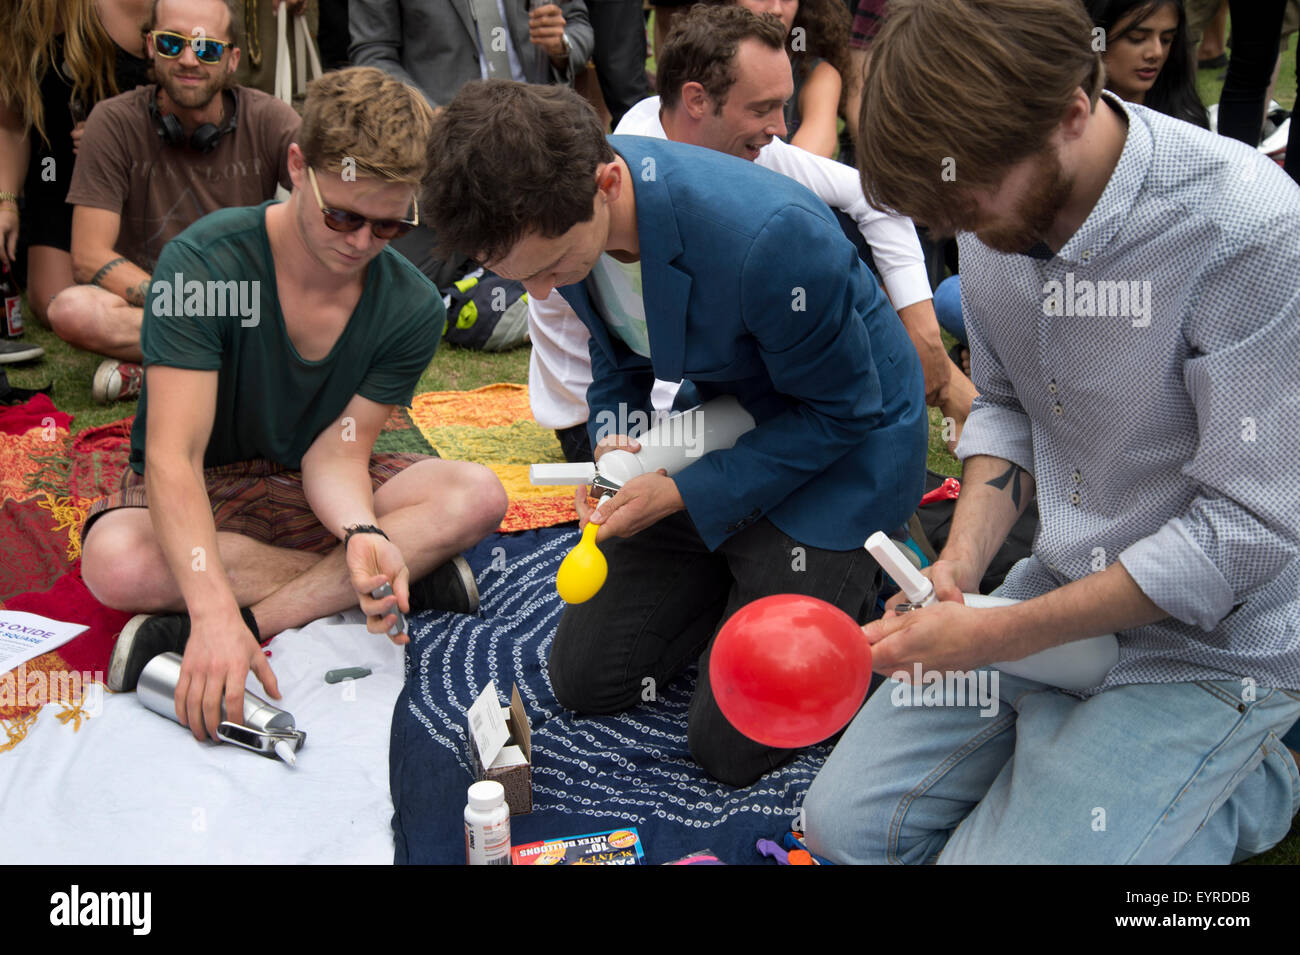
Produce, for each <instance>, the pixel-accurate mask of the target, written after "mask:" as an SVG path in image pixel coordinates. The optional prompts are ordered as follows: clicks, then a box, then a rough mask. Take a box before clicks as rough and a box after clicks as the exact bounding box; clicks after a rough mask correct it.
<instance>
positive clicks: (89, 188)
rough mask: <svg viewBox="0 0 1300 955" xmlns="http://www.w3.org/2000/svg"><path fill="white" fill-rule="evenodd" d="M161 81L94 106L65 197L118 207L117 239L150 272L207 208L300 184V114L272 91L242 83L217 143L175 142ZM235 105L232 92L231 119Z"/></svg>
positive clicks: (252, 201) (262, 197)
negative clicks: (296, 175) (163, 124)
mask: <svg viewBox="0 0 1300 955" xmlns="http://www.w3.org/2000/svg"><path fill="white" fill-rule="evenodd" d="M156 89H157V88H156V87H154V86H142V87H138V88H137V89H134V90H131V91H130V92H127V93H123V94H122V95H120V96H114V97H112V98H111V99H106V100H104V101H103V102H102V103H99V104H98V105H97V106H96V107H95V108H94V109H93V110H91V113H90V116H89V117H88V118H87V120H86V131H85V134H84V135H83V136H82V138H81V148H80V150H79V153H78V155H77V165H76V168H75V169H74V170H73V173H72V186H71V187H70V188H69V189H68V200H67V201H68V202H70V203H71V204H73V205H76V206H91V207H93V208H96V209H105V210H107V211H109V212H116V213H117V214H118V215H120V216H121V217H122V224H121V231H120V232H119V233H118V238H117V242H116V243H114V246H113V248H114V250H115V251H116V252H117V253H118V254H119V255H122V256H125V257H126V258H127V259H129V260H130V261H132V262H133V263H135V264H136V265H138V266H140V268H142V269H144V270H145V271H146V272H152V271H153V266H154V263H155V262H157V260H158V255H159V254H160V253H161V252H162V248H163V246H164V245H166V244H167V243H168V242H170V241H171V240H172V239H173V238H174V237H175V236H177V235H179V234H180V233H181V232H183V231H184V230H185V229H186V228H187V227H188V226H189V225H190V224H191V223H193V222H195V221H197V220H198V219H200V218H202V217H203V216H205V215H207V214H208V213H209V212H215V211H216V210H217V209H225V208H228V207H230V206H252V205H257V204H258V203H261V202H265V201H266V200H267V199H270V198H272V197H273V196H274V195H275V187H276V186H277V185H283V186H284V187H285V188H286V189H290V188H292V184H291V183H290V181H289V144H290V143H292V142H293V141H294V140H295V139H296V138H297V135H298V126H299V125H300V124H301V119H300V118H299V116H298V114H297V113H295V112H294V111H293V108H292V107H290V106H288V105H287V104H285V103H283V102H281V101H280V100H278V99H276V98H275V97H274V96H268V95H267V94H265V93H262V92H259V91H258V90H250V89H246V88H244V87H242V86H236V87H235V88H234V90H233V92H234V94H235V96H237V97H238V99H239V113H238V117H237V118H238V122H237V124H236V127H235V129H234V131H233V132H230V133H227V134H226V135H225V136H222V137H221V140H220V142H218V144H217V147H216V149H214V150H213V151H212V152H210V153H206V154H205V153H200V152H198V151H196V150H194V149H191V148H189V146H188V145H186V146H168V145H167V144H166V143H165V142H164V141H163V140H162V138H161V137H160V136H159V135H158V129H157V126H156V124H155V123H154V121H153V118H152V117H151V116H150V115H149V102H150V100H151V99H152V98H153V96H154V95H155V92H156ZM223 95H225V94H223ZM229 110H230V100H229V97H228V96H227V98H226V111H227V116H226V118H225V119H223V120H222V125H223V126H224V125H225V124H226V123H228V122H229ZM74 241H75V236H74Z"/></svg>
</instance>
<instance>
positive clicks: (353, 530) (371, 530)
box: [343, 524, 388, 547]
mask: <svg viewBox="0 0 1300 955" xmlns="http://www.w3.org/2000/svg"><path fill="white" fill-rule="evenodd" d="M353 534H378V535H379V536H380V537H382V538H383V539H384V540H388V535H387V534H385V533H384V532H383V530H382V529H380V528H378V527H376V526H375V525H374V524H353V525H352V526H351V527H345V528H343V546H344V547H347V546H348V541H350V540H352V535H353Z"/></svg>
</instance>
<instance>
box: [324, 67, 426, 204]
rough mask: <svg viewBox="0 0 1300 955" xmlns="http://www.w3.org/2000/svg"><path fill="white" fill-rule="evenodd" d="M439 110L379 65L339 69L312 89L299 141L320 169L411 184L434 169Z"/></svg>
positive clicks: (328, 74)
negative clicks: (433, 145) (432, 144)
mask: <svg viewBox="0 0 1300 955" xmlns="http://www.w3.org/2000/svg"><path fill="white" fill-rule="evenodd" d="M432 128H433V109H432V107H430V106H429V104H428V103H427V102H426V101H425V99H424V97H423V96H422V95H421V94H420V93H419V91H418V90H415V89H413V88H411V87H410V86H407V85H406V84H405V83H403V82H401V81H400V80H396V79H394V78H393V77H391V76H389V75H388V74H387V73H385V72H384V71H383V70H379V69H376V68H375V67H373V66H354V67H349V68H348V69H345V70H335V71H333V72H330V73H326V74H325V75H324V76H322V77H320V78H319V79H317V80H315V81H314V82H312V84H311V85H310V86H308V87H307V103H306V106H305V107H304V109H303V116H302V129H301V130H300V131H299V133H298V145H299V147H300V148H301V149H302V152H303V156H304V157H306V160H307V164H308V165H309V166H311V167H312V168H314V169H328V170H331V171H335V172H338V171H341V170H345V169H347V168H351V169H353V170H354V171H355V173H356V175H358V176H364V177H368V178H374V179H383V180H386V181H388V182H400V183H404V184H408V185H411V186H416V187H418V186H420V185H422V184H423V182H424V179H425V176H426V174H427V172H428V168H429V133H430V131H431V130H432Z"/></svg>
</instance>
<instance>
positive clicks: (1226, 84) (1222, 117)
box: [1219, 0, 1286, 146]
mask: <svg viewBox="0 0 1300 955" xmlns="http://www.w3.org/2000/svg"><path fill="white" fill-rule="evenodd" d="M1228 12H1229V16H1231V17H1232V56H1231V58H1230V59H1229V60H1228V75H1227V77H1226V78H1225V79H1224V81H1223V92H1222V93H1220V94H1219V134H1220V135H1222V136H1230V137H1232V138H1233V139H1239V140H1241V141H1242V142H1243V143H1245V144H1246V145H1248V146H1258V145H1259V134H1260V130H1261V128H1262V127H1263V125H1264V107H1265V105H1266V104H1265V102H1264V94H1265V93H1267V92H1268V81H1269V80H1270V79H1271V78H1272V76H1273V66H1274V64H1276V63H1277V48H1278V43H1279V41H1280V40H1281V39H1282V17H1283V14H1285V13H1286V0H1244V2H1243V0H1228Z"/></svg>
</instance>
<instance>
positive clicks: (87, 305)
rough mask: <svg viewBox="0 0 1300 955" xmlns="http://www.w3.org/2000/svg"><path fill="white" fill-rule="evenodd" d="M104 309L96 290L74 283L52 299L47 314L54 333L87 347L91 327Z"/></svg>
mask: <svg viewBox="0 0 1300 955" xmlns="http://www.w3.org/2000/svg"><path fill="white" fill-rule="evenodd" d="M96 291H98V290H96ZM102 311H103V308H102V303H101V302H100V301H99V298H98V296H97V295H96V294H94V292H92V291H91V290H90V289H88V288H86V287H85V286H77V285H74V286H72V287H70V288H65V289H64V290H63V291H61V292H59V294H58V295H56V296H55V297H54V298H53V299H52V300H51V301H50V305H49V309H48V311H47V316H48V318H49V323H50V328H51V329H53V330H54V334H56V335H58V336H59V337H60V338H62V339H63V340H64V341H65V342H67V343H68V344H69V345H74V346H76V347H77V348H86V347H88V344H87V342H88V340H89V337H90V336H89V335H88V332H89V329H90V328H92V327H93V326H94V325H95V324H96V322H95V319H96V317H97V316H98V315H99V314H100V313H101V312H102Z"/></svg>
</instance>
